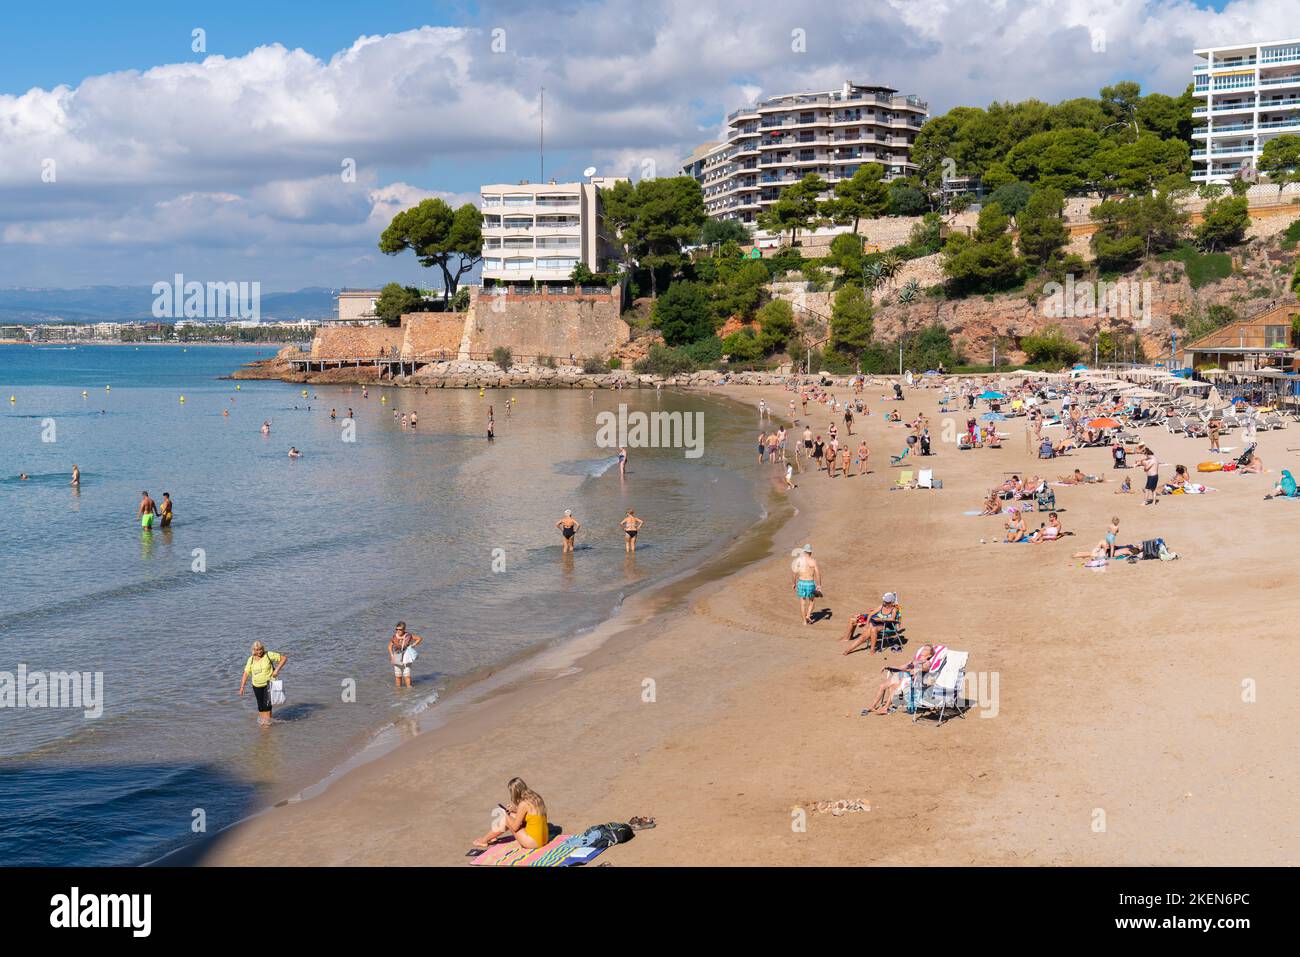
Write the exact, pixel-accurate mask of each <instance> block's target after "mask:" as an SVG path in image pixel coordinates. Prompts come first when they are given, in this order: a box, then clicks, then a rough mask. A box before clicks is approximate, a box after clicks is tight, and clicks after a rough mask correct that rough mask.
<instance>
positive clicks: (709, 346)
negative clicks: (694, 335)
mask: <svg viewBox="0 0 1300 957" xmlns="http://www.w3.org/2000/svg"><path fill="white" fill-rule="evenodd" d="M682 352H683V353H684V354H685V355H686V356H687V357H688V358H689V359H690V360H691V362H692V363H694V364H695V365H698V366H709V365H714V364H715V363H717V362H719V361H720V360H721V359H722V340H721V339H719V338H718V337H717V336H709V338H707V339H701V340H700V341H699V342H692V343H691V344H690V345H689V346H683V347H682Z"/></svg>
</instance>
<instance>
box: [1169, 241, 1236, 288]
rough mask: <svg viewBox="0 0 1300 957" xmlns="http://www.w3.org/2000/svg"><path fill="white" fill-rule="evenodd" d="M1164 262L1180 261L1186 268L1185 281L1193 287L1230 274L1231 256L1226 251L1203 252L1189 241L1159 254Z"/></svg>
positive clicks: (1215, 280)
mask: <svg viewBox="0 0 1300 957" xmlns="http://www.w3.org/2000/svg"><path fill="white" fill-rule="evenodd" d="M1160 258H1161V259H1162V260H1164V261H1165V262H1180V263H1182V264H1183V266H1184V267H1185V268H1186V270H1187V281H1188V282H1190V283H1191V284H1192V288H1193V289H1200V288H1201V287H1202V286H1204V285H1207V284H1209V283H1212V282H1218V281H1219V280H1220V279H1227V278H1228V277H1229V276H1231V275H1232V257H1231V256H1229V255H1228V254H1227V253H1203V252H1201V251H1200V250H1199V249H1197V248H1196V247H1195V246H1193V245H1191V244H1190V243H1184V244H1182V245H1180V246H1178V247H1177V248H1175V249H1171V250H1170V251H1169V252H1167V253H1164V254H1162V255H1161V256H1160Z"/></svg>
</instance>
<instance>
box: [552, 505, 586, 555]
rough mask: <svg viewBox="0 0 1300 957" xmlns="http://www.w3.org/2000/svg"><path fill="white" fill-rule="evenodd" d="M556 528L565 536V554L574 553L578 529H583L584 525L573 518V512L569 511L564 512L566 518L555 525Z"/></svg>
mask: <svg viewBox="0 0 1300 957" xmlns="http://www.w3.org/2000/svg"><path fill="white" fill-rule="evenodd" d="M555 527H556V528H558V529H559V530H560V534H561V535H563V536H564V547H563V549H562V551H563V552H571V551H573V542H574V538H575V537H576V536H577V534H578V529H580V528H582V523H581V522H579V521H578V520H577V519H576V518H574V517H573V512H572V511H570V510H569V509H567V508H566V509H565V510H564V518H562V519H560V520H559V521H558V522H556V523H555Z"/></svg>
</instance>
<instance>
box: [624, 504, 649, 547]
mask: <svg viewBox="0 0 1300 957" xmlns="http://www.w3.org/2000/svg"><path fill="white" fill-rule="evenodd" d="M618 524H619V527H620V528H622V529H623V535H624V542H623V549H624V551H626V552H627V553H628V554H629V555H630V554H632V553H633V552H635V551H636V533H637V532H639V531H641V526H642V525H644V524H645V521H644V520H643V519H639V518H637V517H636V512H635V511H633V510H632V509H630V508H629V509H628V510H627V517H626V518H624V519H623V521H621V522H619V523H618Z"/></svg>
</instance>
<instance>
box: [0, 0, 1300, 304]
mask: <svg viewBox="0 0 1300 957" xmlns="http://www.w3.org/2000/svg"><path fill="white" fill-rule="evenodd" d="M1295 10H1296V6H1295V0H1235V2H1231V3H1228V2H1226V0H1215V2H1208V3H1193V2H1191V0H1050V2H1043V0H883V2H876V3H872V4H849V5H846V4H844V3H842V2H841V0H801V2H800V3H798V4H790V3H789V2H788V0H714V2H710V3H707V4H701V3H699V2H698V0H659V2H646V0H552V2H550V3H537V2H532V0H502V2H496V3H482V4H472V3H460V2H432V3H431V2H427V0H426V2H419V3H416V2H408V0H395V2H386V3H373V4H365V3H358V2H355V0H352V2H344V0H320V2H313V3H270V2H266V0H262V2H260V3H253V2H249V0H229V2H224V3H220V4H186V5H183V6H182V5H178V4H174V3H171V4H168V3H160V2H139V3H124V4H119V5H114V6H106V5H104V4H102V3H89V2H84V0H71V2H60V3H47V4H24V5H21V6H17V5H13V9H8V10H6V11H5V12H4V14H3V20H0V286H8V285H44V286H78V285H87V284H95V283H111V284H139V283H146V284H147V283H152V282H153V281H154V280H155V279H157V278H159V277H164V278H165V277H168V276H170V275H171V274H172V273H174V272H176V271H184V272H186V273H187V274H194V275H196V276H199V275H202V276H203V278H205V279H221V280H227V279H240V280H242V279H250V280H251V279H258V280H260V281H262V283H263V288H264V289H266V290H275V289H292V288H298V287H300V286H305V285H325V286H339V285H352V286H356V285H372V284H376V283H380V282H382V281H386V280H389V279H396V280H398V281H402V282H417V281H418V282H425V283H427V282H428V281H429V276H428V273H427V271H423V270H421V269H420V268H419V267H418V266H416V265H415V264H414V262H413V260H412V258H411V257H409V256H408V257H402V258H399V259H393V258H389V257H384V256H381V255H379V254H378V252H377V250H376V248H375V243H376V241H377V238H378V233H379V231H380V230H382V226H383V224H385V223H386V222H387V220H388V219H389V218H391V216H392V214H393V213H395V212H396V211H398V210H400V209H402V208H405V206H408V205H412V204H414V203H415V202H418V201H419V200H420V199H422V198H425V197H426V196H432V195H440V196H444V197H445V198H447V199H448V201H451V202H456V203H459V202H465V201H470V200H473V198H474V197H475V196H476V194H477V189H478V186H479V185H480V184H481V183H484V182H499V181H508V182H509V181H514V180H517V179H520V178H525V177H526V178H536V175H537V90H538V87H539V86H541V85H545V87H546V90H547V109H546V116H547V147H548V148H547V176H548V177H552V176H553V177H556V178H559V179H573V178H577V177H578V175H579V174H580V172H581V170H582V169H583V168H584V167H586V166H589V165H591V166H596V167H597V168H598V169H599V170H600V171H601V172H602V173H606V174H615V175H632V176H633V177H634V178H635V177H637V176H639V175H640V174H641V172H642V171H643V170H651V171H653V172H654V173H657V174H658V175H672V174H673V173H674V172H675V170H676V165H677V162H678V161H679V160H680V158H681V157H682V156H683V155H685V153H687V152H689V150H690V149H691V148H692V147H693V146H695V145H696V144H698V143H699V142H701V141H703V140H706V139H713V138H716V136H717V133H718V129H719V123H720V120H721V118H722V116H723V115H724V114H725V112H726V111H727V110H730V109H734V108H735V107H737V106H739V105H741V104H742V103H745V102H749V101H751V100H752V99H753V98H755V97H756V96H759V95H765V94H771V93H777V92H789V91H792V90H797V89H812V88H817V89H829V88H833V87H838V86H839V85H840V84H841V83H842V82H843V81H844V80H845V79H852V80H854V81H865V82H877V83H884V84H887V85H890V86H895V87H897V88H899V89H901V90H903V91H904V92H908V93H917V94H919V95H920V96H922V97H923V98H925V99H927V100H928V101H929V102H930V104H931V111H932V112H934V113H939V112H943V111H945V110H947V109H949V108H951V107H952V106H956V105H986V104H987V103H988V102H990V101H991V100H994V99H1002V100H1006V99H1011V100H1020V99H1026V98H1029V97H1037V98H1040V99H1044V100H1048V101H1055V100H1059V99H1062V98H1065V97H1070V96H1080V95H1095V93H1096V91H1097V89H1098V88H1099V87H1101V86H1102V85H1104V84H1106V83H1110V82H1114V81H1115V80H1118V79H1136V80H1139V81H1140V82H1142V84H1143V86H1144V88H1146V89H1148V90H1161V91H1164V92H1168V93H1177V92H1179V91H1181V89H1182V88H1183V87H1184V86H1186V84H1187V82H1188V81H1189V79H1190V76H1191V64H1192V58H1191V49H1192V48H1193V47H1194V46H1198V45H1208V44H1212V43H1217V42H1229V41H1236V40H1240V39H1254V38H1267V37H1270V36H1272V37H1278V36H1287V35H1294V34H1295V33H1300V27H1297V26H1296V25H1295V23H1296V19H1295V15H1294V14H1295ZM196 27H197V28H202V29H203V30H204V31H205V41H206V51H205V52H203V53H196V52H194V51H193V50H192V49H191V43H192V35H191V31H192V30H193V29H194V28H196ZM794 31H802V32H803V34H804V35H805V36H806V45H805V49H803V50H800V51H795V50H794V49H793V46H792V43H791V36H792V35H793V32H794ZM363 37H367V38H370V39H368V40H366V41H364V42H363V41H362V40H361V38H363ZM1098 37H1102V38H1103V39H1104V42H1103V43H1102V44H1100V46H1101V49H1098V43H1097V42H1096V41H1097V38H1098ZM498 44H499V45H498ZM348 161H351V162H354V163H355V164H356V167H357V170H358V176H357V181H356V182H355V183H345V182H341V181H340V176H339V172H338V171H339V169H340V166H341V164H343V163H345V162H348ZM47 167H49V168H51V169H54V170H56V171H57V176H55V177H53V181H45V180H43V179H42V176H43V175H44V174H43V172H42V171H43V170H45V169H46V168H47Z"/></svg>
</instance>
